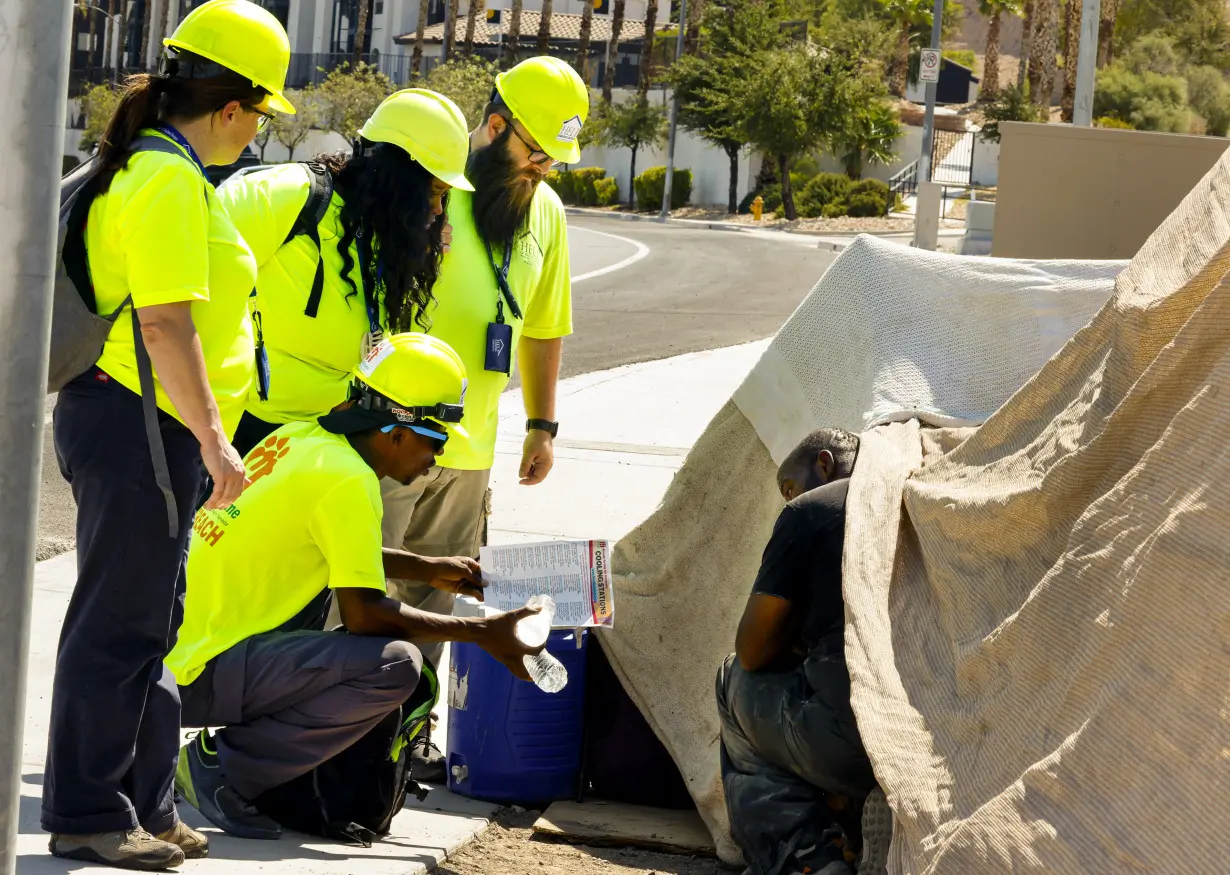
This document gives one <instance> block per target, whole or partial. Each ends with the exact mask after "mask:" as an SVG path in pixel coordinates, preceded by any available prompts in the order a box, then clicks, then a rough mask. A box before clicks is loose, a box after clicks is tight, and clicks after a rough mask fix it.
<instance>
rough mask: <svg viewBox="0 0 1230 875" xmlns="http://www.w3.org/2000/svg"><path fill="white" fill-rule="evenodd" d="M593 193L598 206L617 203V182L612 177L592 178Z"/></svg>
mask: <svg viewBox="0 0 1230 875" xmlns="http://www.w3.org/2000/svg"><path fill="white" fill-rule="evenodd" d="M594 193H595V194H596V195H597V198H598V206H600V207H609V206H610V205H611V204H615V203H619V183H618V182H616V181H615V180H614V179H609V178H607V177H603V178H602V179H595V180H594Z"/></svg>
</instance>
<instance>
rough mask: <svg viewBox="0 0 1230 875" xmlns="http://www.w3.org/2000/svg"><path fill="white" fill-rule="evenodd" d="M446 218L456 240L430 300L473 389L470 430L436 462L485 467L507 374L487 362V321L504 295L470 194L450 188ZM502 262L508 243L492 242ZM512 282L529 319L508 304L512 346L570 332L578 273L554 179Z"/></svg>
mask: <svg viewBox="0 0 1230 875" xmlns="http://www.w3.org/2000/svg"><path fill="white" fill-rule="evenodd" d="M448 197H449V201H448V220H449V223H450V224H451V225H452V226H453V242H452V246H451V248H450V251H449V253H448V254H447V255H445V256H444V261H443V264H442V265H441V267H440V277H439V279H438V280H436V285H435V288H434V289H433V290H432V295H433V296H434V297H435V299H436V303H435V304H434V305H433V306H431V307H429V308H428V311H427V312H428V315H429V316H430V317H431V328H430V333H431V334H434V335H435V336H436V337H439V338H440V339H441V340H443V341H445V342H446V343H448V344H449V345H450V346H452V347H453V349H455V350H457V353H458V355H460V356H461V360H462V361H463V362H465V366H466V375H467V376H468V377H469V389H468V390H467V392H466V402H465V418H464V419H463V420H462V422H463V424H464V425H465V427H466V431H468V432H469V433H470V438H469V440H468V441H467V440H466V439H465V438H463V437H462V436H461V435H454V436H453V437H451V438H450V439H449V442H448V446H447V447H446V448H445V450H444V455H443V456H441V457H440V460H439V462H438V464H439V465H440V466H441V467H444V468H459V469H462V470H470V471H481V470H484V469H487V468H490V467H491V465H492V463H493V462H494V461H495V433H496V427H497V426H498V424H499V407H500V393H502V392H503V391H504V389H505V387H506V386H507V385H508V379H509V378H508V376H506V375H505V374H501V373H497V372H494V371H488V370H485V368H484V365H485V364H486V347H487V325H488V324H489V323H491V322H494V321H495V318H496V298H497V297H499V295H500V289H499V286H498V285H497V284H496V280H495V270H494V268H493V267H492V264H491V259H490V258H488V257H487V250H486V247H485V246H484V244H483V240H482V237H480V236H479V233H478V228H477V227H476V226H475V224H474V213H473V211H472V209H471V195H470V194H469V193H468V192H464V191H457V190H455V189H454V190H453V191H451V192H449V196H448ZM491 252H492V255H493V256H494V258H495V261H496V262H497V266H502V265H503V263H504V247H503V246H502V245H495V243H494V242H493V243H492V247H491ZM508 284H509V286H511V288H512V293H513V297H515V298H516V299H517V304H518V305H519V306H520V307H521V313H522V315H523V316H524V317H525V320H524V321H522V320H520V319H514V318H513V316H512V313H510V312H509V309H508V306H507V305H505V307H504V320H505V321H506V322H507V323H508V324H509V325H511V326H512V330H513V338H512V347H513V349H514V350H515V349H516V348H517V344H518V343H519V342H520V340H521V337H523V336H524V337H530V338H533V339H536V340H553V339H555V338H557V337H564V336H566V335H568V334H571V333H572V281H571V278H570V267H569V259H568V223H567V217H566V216H565V214H564V205H563V203H561V201H560V199H559V195H557V194H556V193H555V192H554V191H553V190H552V189H551V187H550V186H548V185H546V184H545V183H543V184H540V185H539V186H538V189H537V191H536V192H535V194H534V200H533V202H532V204H531V206H530V214H529V217H528V219H527V220H526V223H525V225H524V226H523V227H522V229H521V230H520V231H519V232H518V236H517V237H516V239H515V240H514V241H513V255H512V260H511V262H510V265H509V271H508Z"/></svg>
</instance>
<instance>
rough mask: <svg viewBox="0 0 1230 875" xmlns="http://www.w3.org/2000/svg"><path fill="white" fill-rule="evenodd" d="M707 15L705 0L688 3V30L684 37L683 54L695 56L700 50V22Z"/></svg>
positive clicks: (692, 0) (694, 0)
mask: <svg viewBox="0 0 1230 875" xmlns="http://www.w3.org/2000/svg"><path fill="white" fill-rule="evenodd" d="M704 13H705V0H691V2H690V3H688V29H687V32H686V33H685V34H684V35H683V53H684V54H685V55H695V54H697V53H698V52H699V50H700V20H701V17H702V16H703V15H704Z"/></svg>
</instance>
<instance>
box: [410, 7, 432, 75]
mask: <svg viewBox="0 0 1230 875" xmlns="http://www.w3.org/2000/svg"><path fill="white" fill-rule="evenodd" d="M430 4H431V0H419V23H418V26H417V27H416V28H415V29H414V51H413V52H411V53H410V75H411V76H412V77H413V78H415V79H417V78H419V76H422V75H423V35H424V33H425V32H426V31H427V16H428V14H429V12H430Z"/></svg>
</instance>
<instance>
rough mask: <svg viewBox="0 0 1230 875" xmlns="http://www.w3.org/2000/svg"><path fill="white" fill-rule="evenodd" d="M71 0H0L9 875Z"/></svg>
mask: <svg viewBox="0 0 1230 875" xmlns="http://www.w3.org/2000/svg"><path fill="white" fill-rule="evenodd" d="M71 8H72V2H71V0H0V34H3V35H4V51H0V82H3V83H4V88H3V89H0V114H2V115H3V118H4V125H2V126H0V154H3V155H6V156H8V159H9V160H10V161H12V162H13V165H14V166H13V167H12V168H10V172H8V173H4V174H0V211H3V214H4V216H5V217H6V218H5V221H3V222H0V264H3V265H4V270H3V271H0V368H2V369H3V371H2V372H3V374H4V379H3V380H0V410H3V411H4V415H3V416H0V451H3V453H4V464H3V465H0V495H3V496H4V509H3V516H2V517H0V569H4V571H3V573H2V574H0V702H3V703H4V707H3V708H0V875H15V873H16V871H17V858H16V845H17V814H18V809H19V794H20V792H21V743H22V730H23V727H24V723H25V710H26V662H27V649H28V645H29V638H30V590H31V586H32V583H33V579H34V542H35V536H36V532H37V529H36V519H37V515H38V487H39V470H40V466H41V461H42V459H41V456H42V446H43V417H44V403H45V400H44V398H45V395H46V391H47V349H48V343H49V336H50V330H51V282H52V277H53V275H54V262H55V248H56V221H57V213H58V211H59V205H60V199H59V185H58V180H59V178H60V168H61V163H62V156H63V154H64V116H65V114H66V113H67V111H68V42H69V34H70V32H71Z"/></svg>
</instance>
